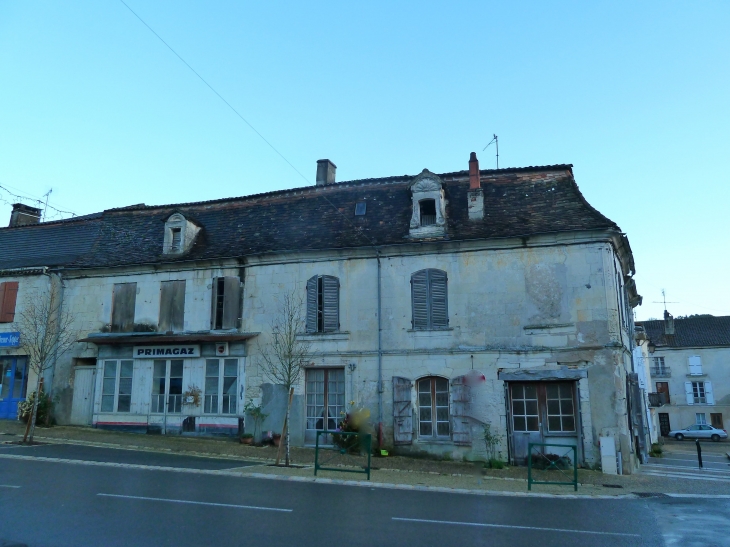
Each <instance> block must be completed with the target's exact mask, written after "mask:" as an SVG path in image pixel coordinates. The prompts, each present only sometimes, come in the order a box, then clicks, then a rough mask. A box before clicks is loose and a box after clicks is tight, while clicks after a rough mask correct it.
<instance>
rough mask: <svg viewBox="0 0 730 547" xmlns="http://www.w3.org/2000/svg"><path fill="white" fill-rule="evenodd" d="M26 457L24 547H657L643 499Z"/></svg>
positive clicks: (20, 462)
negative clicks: (388, 485)
mask: <svg viewBox="0 0 730 547" xmlns="http://www.w3.org/2000/svg"><path fill="white" fill-rule="evenodd" d="M35 448H36V447H32V448H29V449H27V450H25V451H24V453H23V454H22V456H23V459H17V458H14V457H10V456H13V455H14V454H15V455H20V452H19V451H17V450H16V451H12V450H8V449H4V450H3V453H2V456H4V457H3V458H2V459H0V507H2V518H1V519H0V538H4V539H5V540H7V541H16V542H22V543H25V544H27V545H29V546H36V547H62V546H85V547H86V546H89V547H92V546H96V545H100V546H101V545H103V546H105V547H106V546H110V547H111V546H117V545H120V546H122V545H123V546H125V547H126V546H129V545H135V546H142V547H144V546H147V545H149V546H159V545H175V546H180V547H186V546H193V545H195V546H200V545H228V544H247V545H248V544H251V545H272V546H279V545H281V546H283V545H287V546H291V545H297V546H303V547H308V546H315V545H316V546H317V547H320V546H321V545H322V544H337V543H342V544H346V545H367V546H371V545H373V544H379V545H404V546H411V545H413V546H415V545H418V546H439V547H443V546H444V545H456V544H459V545H487V544H488V545H490V546H494V547H507V546H509V547H513V546H514V545H528V544H534V543H538V544H540V545H541V547H553V546H554V547H559V546H560V547H563V546H567V547H570V546H579V545H580V546H582V545H586V544H590V545H591V546H592V547H593V546H595V547H612V546H616V547H618V546H624V545H642V546H652V547H654V546H656V547H659V546H661V545H662V544H663V542H662V533H661V530H660V529H659V528H658V526H657V521H656V517H655V512H654V509H653V508H652V504H653V503H654V500H651V499H649V500H646V499H625V498H624V499H610V500H607V499H590V498H580V499H568V498H561V497H554V498H550V499H545V498H540V497H503V496H502V497H496V496H473V495H459V494H451V493H442V492H418V491H399V490H386V489H379V488H366V487H351V486H340V485H330V484H321V483H297V482H283V481H270V480H260V479H255V478H251V477H245V476H238V477H236V476H232V475H230V474H226V475H223V476H221V475H216V474H214V473H220V472H221V470H211V469H208V468H207V466H208V464H207V463H202V462H197V463H196V462H194V461H192V459H191V460H190V461H189V462H188V464H189V465H190V467H188V468H180V467H178V468H173V466H174V465H177V464H178V463H179V460H178V459H176V457H175V456H174V455H157V458H156V459H155V461H156V462H157V463H160V464H162V466H161V467H159V468H155V466H147V467H146V468H144V469H141V468H139V467H138V466H137V465H138V464H118V463H115V462H114V461H107V462H94V464H93V465H92V464H89V465H86V464H84V463H83V462H84V461H85V460H83V459H78V460H68V461H66V462H61V461H49V459H48V456H33V455H31V454H30V453H31V452H32V451H33V450H35ZM49 452H52V451H49ZM98 454H101V453H94V452H93V451H92V452H90V455H91V456H92V457H95V456H96V457H97V458H98ZM74 455H75V456H77V457H78V456H79V454H78V453H74ZM145 456H151V455H150V454H148V453H139V454H138V455H136V456H135V458H140V460H139V461H142V462H145V459H144V457H145ZM126 457H128V456H124V458H126ZM120 458H122V456H120ZM106 459H111V460H115V459H118V458H114V457H107V458H106ZM193 459H194V458H193ZM201 459H202V458H201ZM147 463H150V462H146V463H145V465H146V464H147ZM228 463H229V464H231V463H233V464H235V463H237V462H228ZM121 465H124V466H123V467H122V466H121ZM687 503H692V502H691V500H690V501H687ZM704 545H713V544H712V543H705V544H704Z"/></svg>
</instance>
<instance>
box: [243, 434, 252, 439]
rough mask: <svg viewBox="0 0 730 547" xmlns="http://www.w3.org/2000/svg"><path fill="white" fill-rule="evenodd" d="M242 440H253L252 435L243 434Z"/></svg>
mask: <svg viewBox="0 0 730 547" xmlns="http://www.w3.org/2000/svg"><path fill="white" fill-rule="evenodd" d="M241 438H242V439H253V433H244V434H243V435H241Z"/></svg>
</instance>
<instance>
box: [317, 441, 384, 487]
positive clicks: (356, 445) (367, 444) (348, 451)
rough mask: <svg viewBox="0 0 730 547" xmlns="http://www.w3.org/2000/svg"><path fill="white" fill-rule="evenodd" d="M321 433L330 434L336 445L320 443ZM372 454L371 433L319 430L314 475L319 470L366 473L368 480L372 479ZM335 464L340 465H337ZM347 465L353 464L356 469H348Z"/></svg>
mask: <svg viewBox="0 0 730 547" xmlns="http://www.w3.org/2000/svg"><path fill="white" fill-rule="evenodd" d="M321 435H330V436H331V437H332V440H333V442H334V447H333V446H322V445H320V444H319V438H320V436H321ZM365 455H367V463H365V461H364V460H365ZM371 455H372V436H371V435H370V434H369V433H367V434H365V433H357V432H352V431H343V432H334V431H317V440H316V443H315V449H314V475H315V476H316V475H317V471H319V470H323V471H341V472H344V473H365V474H366V475H367V477H368V480H370V458H371ZM335 464H339V465H338V466H337V467H335V466H334V465H335ZM353 464H355V465H353ZM345 466H353V467H355V469H348V468H347V467H345Z"/></svg>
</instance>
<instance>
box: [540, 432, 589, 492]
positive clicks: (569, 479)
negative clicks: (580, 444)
mask: <svg viewBox="0 0 730 547" xmlns="http://www.w3.org/2000/svg"><path fill="white" fill-rule="evenodd" d="M548 447H550V451H548ZM527 450H528V452H529V454H528V456H527V489H528V490H532V485H533V484H564V485H566V486H572V487H573V490H574V491H577V490H578V449H577V447H575V446H571V445H562V444H550V443H529V444H528V445H527ZM553 450H555V451H557V452H558V453H553V452H552V451H553ZM571 456H572V457H571ZM536 476H537V477H538V479H547V480H537V479H535V477H536ZM555 479H564V480H555Z"/></svg>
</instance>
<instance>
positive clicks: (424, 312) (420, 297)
mask: <svg viewBox="0 0 730 547" xmlns="http://www.w3.org/2000/svg"><path fill="white" fill-rule="evenodd" d="M411 306H412V308H413V319H412V320H411V324H412V326H413V328H414V329H428V328H429V327H430V325H429V323H428V319H429V315H430V313H429V298H428V270H421V271H418V272H416V273H414V274H413V275H412V276H411Z"/></svg>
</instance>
